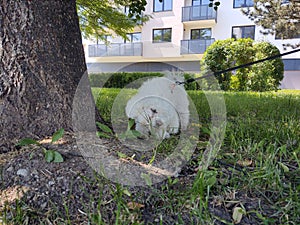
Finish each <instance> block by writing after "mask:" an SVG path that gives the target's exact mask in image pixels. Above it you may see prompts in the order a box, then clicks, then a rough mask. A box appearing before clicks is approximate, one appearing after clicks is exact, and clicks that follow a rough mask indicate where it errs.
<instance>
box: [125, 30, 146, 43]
mask: <svg viewBox="0 0 300 225" xmlns="http://www.w3.org/2000/svg"><path fill="white" fill-rule="evenodd" d="M126 36H127V38H128V39H129V40H126V39H125V40H124V43H134V42H141V36H142V35H141V32H138V33H129V34H126Z"/></svg>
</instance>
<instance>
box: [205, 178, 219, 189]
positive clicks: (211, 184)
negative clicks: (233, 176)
mask: <svg viewBox="0 0 300 225" xmlns="http://www.w3.org/2000/svg"><path fill="white" fill-rule="evenodd" d="M216 182H217V178H216V176H211V177H210V178H208V179H207V186H210V187H212V186H213V185H214V184H215V183H216Z"/></svg>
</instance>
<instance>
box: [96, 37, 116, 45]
mask: <svg viewBox="0 0 300 225" xmlns="http://www.w3.org/2000/svg"><path fill="white" fill-rule="evenodd" d="M112 42H113V38H112V36H111V35H104V36H103V38H101V39H100V40H97V44H107V43H112Z"/></svg>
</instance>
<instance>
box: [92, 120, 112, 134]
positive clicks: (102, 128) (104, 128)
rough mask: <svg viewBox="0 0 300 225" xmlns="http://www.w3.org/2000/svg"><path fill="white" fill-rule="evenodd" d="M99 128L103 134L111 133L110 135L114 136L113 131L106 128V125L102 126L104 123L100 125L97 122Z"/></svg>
mask: <svg viewBox="0 0 300 225" xmlns="http://www.w3.org/2000/svg"><path fill="white" fill-rule="evenodd" d="M96 124H97V126H98V127H99V129H100V130H102V131H103V132H105V133H109V134H112V133H113V132H112V130H111V129H110V128H109V127H108V126H106V125H105V124H102V123H99V122H96Z"/></svg>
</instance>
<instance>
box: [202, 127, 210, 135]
mask: <svg viewBox="0 0 300 225" xmlns="http://www.w3.org/2000/svg"><path fill="white" fill-rule="evenodd" d="M201 132H203V133H204V134H208V135H210V130H209V129H208V128H207V127H201Z"/></svg>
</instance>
